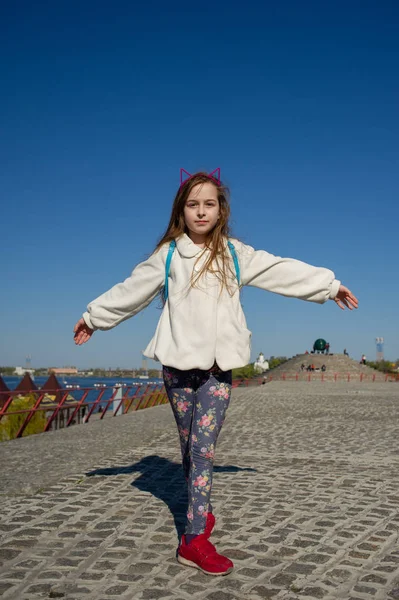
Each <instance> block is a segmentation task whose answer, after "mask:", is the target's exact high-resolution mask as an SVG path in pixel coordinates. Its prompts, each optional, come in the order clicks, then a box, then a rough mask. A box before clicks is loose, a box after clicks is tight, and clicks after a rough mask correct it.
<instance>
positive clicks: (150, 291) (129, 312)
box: [74, 169, 358, 575]
mask: <svg viewBox="0 0 399 600" xmlns="http://www.w3.org/2000/svg"><path fill="white" fill-rule="evenodd" d="M182 171H183V170H182ZM182 171H181V179H182ZM154 185H155V184H153V185H150V187H149V193H150V194H151V191H152V190H153V189H154ZM228 196H229V194H228V189H227V188H226V187H225V186H224V185H223V184H222V183H221V181H220V169H217V170H216V171H213V172H212V173H211V174H209V175H208V174H207V173H204V172H200V173H196V174H195V175H190V176H189V178H188V179H186V180H185V181H181V184H180V186H179V189H178V190H177V193H176V197H175V200H174V203H173V207H172V213H171V217H170V221H169V224H168V226H167V228H166V231H165V233H164V234H163V235H162V237H161V239H160V241H159V243H158V244H157V246H156V248H155V250H154V252H153V253H152V254H151V256H150V257H149V258H148V259H147V260H145V261H144V262H142V263H140V264H139V265H137V266H136V267H135V269H134V270H133V272H132V274H131V276H130V277H128V278H127V279H126V280H125V281H124V282H123V283H119V284H117V285H115V286H114V287H113V288H112V289H111V290H109V291H108V292H105V293H104V294H102V295H101V296H99V297H98V298H97V299H96V300H94V301H93V302H91V303H90V304H89V306H88V311H87V312H85V313H84V315H83V318H81V319H79V321H78V322H77V323H76V325H75V328H74V332H75V335H74V337H75V343H76V344H77V345H81V344H83V343H85V342H87V341H88V340H89V339H90V338H91V336H92V335H93V332H94V330H96V329H102V330H107V329H112V328H113V327H115V326H116V325H119V324H120V323H122V322H123V321H125V320H126V319H128V318H130V317H133V316H134V315H136V314H137V313H138V312H139V311H141V310H142V309H144V308H145V307H146V306H147V305H148V304H149V303H150V302H151V300H153V299H154V298H155V297H156V296H157V294H162V293H163V298H164V308H163V311H162V314H161V316H160V319H159V323H158V326H157V330H156V335H155V336H154V337H153V338H152V340H151V342H150V343H149V345H148V347H147V349H146V350H145V351H144V355H145V356H146V357H148V358H152V359H155V360H159V361H160V362H161V364H162V365H163V376H164V382H165V388H166V391H167V394H168V397H169V400H170V404H171V406H172V410H173V413H174V417H175V420H176V423H177V427H178V430H179V437H180V444H181V452H182V458H183V469H184V474H185V478H186V481H187V485H188V498H189V504H188V512H187V522H186V529H185V534H184V535H183V536H182V539H181V543H180V544H179V548H178V552H177V560H178V561H179V562H180V563H182V564H184V565H186V566H191V567H195V568H199V569H201V570H202V571H203V572H204V573H207V574H209V575H225V574H227V573H229V572H230V571H231V570H232V569H233V563H232V561H231V560H229V559H228V558H226V557H225V556H222V555H220V554H218V553H217V552H216V548H215V547H214V546H213V545H212V544H211V542H210V541H209V537H210V535H211V532H212V530H213V528H214V525H215V517H214V515H213V509H212V505H211V502H210V497H211V489H212V472H213V461H214V453H215V448H216V444H217V440H218V436H219V433H220V430H221V428H222V424H223V421H224V418H225V415H226V411H227V408H228V406H229V400H230V393H231V385H232V369H234V368H238V367H244V366H246V365H247V364H248V363H249V361H250V354H251V347H250V335H251V334H250V332H249V331H248V329H247V326H246V323H245V317H244V314H243V311H242V307H241V303H240V294H239V290H240V288H241V287H242V286H244V285H251V286H254V287H257V288H261V289H263V290H267V291H269V292H275V293H277V294H281V295H283V296H289V297H292V298H299V299H302V300H308V301H310V302H316V303H319V304H323V303H324V302H326V301H327V300H329V299H331V300H334V301H335V302H336V304H337V306H338V307H339V308H341V309H345V308H348V309H349V310H352V309H354V308H357V306H358V301H357V299H356V297H355V296H354V295H353V294H352V292H351V291H350V290H349V289H348V288H347V287H345V286H343V285H342V284H341V282H340V281H338V280H337V279H335V275H334V273H333V272H332V271H330V270H328V269H326V268H323V267H313V266H311V265H308V264H306V263H303V262H301V261H298V260H294V259H291V258H281V257H278V256H273V255H272V254H270V253H268V252H266V251H264V250H254V248H252V247H251V246H247V245H246V244H243V243H242V242H240V241H239V240H238V239H236V238H232V237H231V236H230V227H229V217H230V205H229V200H228ZM151 210H153V206H152V207H151V208H149V209H148V214H149V215H150V214H152V213H150V211H151ZM140 253H141V251H140ZM169 275H170V276H169ZM182 290H184V294H182Z"/></svg>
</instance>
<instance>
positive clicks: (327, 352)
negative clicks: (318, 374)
mask: <svg viewBox="0 0 399 600" xmlns="http://www.w3.org/2000/svg"><path fill="white" fill-rule="evenodd" d="M325 351H326V354H330V344H329V343H328V342H327V344H326V347H325Z"/></svg>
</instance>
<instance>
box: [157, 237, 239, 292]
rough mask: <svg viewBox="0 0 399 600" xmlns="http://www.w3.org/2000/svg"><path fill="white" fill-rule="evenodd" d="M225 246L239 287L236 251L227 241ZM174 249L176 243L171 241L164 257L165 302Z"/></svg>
mask: <svg viewBox="0 0 399 600" xmlns="http://www.w3.org/2000/svg"><path fill="white" fill-rule="evenodd" d="M227 245H228V247H229V250H230V253H231V257H232V259H233V262H234V267H235V270H236V277H237V283H238V285H240V265H239V262H238V258H237V253H236V249H235V248H234V245H233V244H232V243H231V242H230V241H228V242H227ZM175 248H176V241H175V240H172V241H171V242H170V244H169V251H168V256H167V257H166V264H165V286H164V298H165V302H166V300H167V299H168V294H169V283H168V279H169V271H170V263H171V261H172V256H173V252H174V251H175Z"/></svg>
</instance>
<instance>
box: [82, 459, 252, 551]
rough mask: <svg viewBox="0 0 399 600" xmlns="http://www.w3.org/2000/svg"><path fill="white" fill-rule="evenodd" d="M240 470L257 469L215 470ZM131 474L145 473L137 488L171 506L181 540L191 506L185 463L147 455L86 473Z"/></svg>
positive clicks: (227, 469)
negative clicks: (131, 463) (121, 464)
mask: <svg viewBox="0 0 399 600" xmlns="http://www.w3.org/2000/svg"><path fill="white" fill-rule="evenodd" d="M239 471H250V472H256V469H253V468H251V467H236V466H234V465H224V466H217V465H215V466H214V467H213V472H214V473H238V472H239ZM129 473H141V476H140V477H138V478H137V479H135V480H134V481H133V482H132V484H131V485H132V486H133V487H135V488H137V489H139V490H141V491H143V492H148V493H150V494H152V495H153V496H155V497H156V498H159V499H160V500H162V502H164V503H165V504H166V505H167V507H168V508H169V510H170V512H171V513H172V515H173V518H174V521H175V527H176V530H177V534H178V536H179V540H180V538H181V535H182V534H183V533H184V528H185V524H186V513H187V505H188V498H187V487H186V481H185V479H184V476H183V469H182V465H181V463H175V462H172V461H170V460H169V459H167V458H163V457H162V456H157V455H152V456H146V457H145V458H143V459H141V460H140V461H139V462H137V463H135V464H133V465H129V466H124V467H122V466H121V467H118V466H116V467H106V468H103V469H95V470H94V471H89V472H88V473H86V476H87V477H93V476H96V475H99V476H108V477H110V476H113V475H127V474H129Z"/></svg>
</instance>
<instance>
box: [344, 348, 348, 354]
mask: <svg viewBox="0 0 399 600" xmlns="http://www.w3.org/2000/svg"><path fill="white" fill-rule="evenodd" d="M344 355H345V356H349V354H348V352H347V350H346V348H345V349H344Z"/></svg>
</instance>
